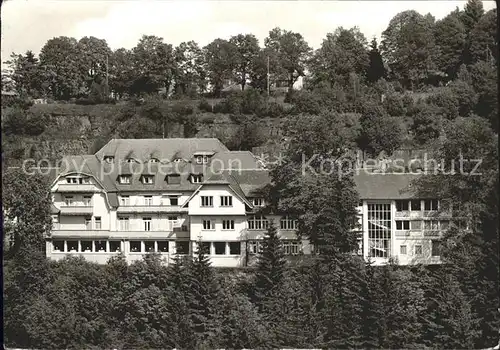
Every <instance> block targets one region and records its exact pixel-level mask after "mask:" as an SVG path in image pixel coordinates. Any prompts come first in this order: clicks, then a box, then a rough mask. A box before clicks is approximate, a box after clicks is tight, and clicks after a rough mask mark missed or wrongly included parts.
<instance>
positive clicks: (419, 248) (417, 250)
mask: <svg viewBox="0 0 500 350" xmlns="http://www.w3.org/2000/svg"><path fill="white" fill-rule="evenodd" d="M415 255H422V246H421V245H416V246H415Z"/></svg>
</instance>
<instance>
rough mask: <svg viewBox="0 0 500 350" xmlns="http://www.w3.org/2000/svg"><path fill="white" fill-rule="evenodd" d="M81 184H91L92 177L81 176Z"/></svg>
mask: <svg viewBox="0 0 500 350" xmlns="http://www.w3.org/2000/svg"><path fill="white" fill-rule="evenodd" d="M80 184H84V185H88V184H90V178H88V177H82V178H80Z"/></svg>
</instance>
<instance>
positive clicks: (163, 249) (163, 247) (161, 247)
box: [156, 241, 168, 253]
mask: <svg viewBox="0 0 500 350" xmlns="http://www.w3.org/2000/svg"><path fill="white" fill-rule="evenodd" d="M156 245H157V246H158V251H159V252H160V253H168V241H156Z"/></svg>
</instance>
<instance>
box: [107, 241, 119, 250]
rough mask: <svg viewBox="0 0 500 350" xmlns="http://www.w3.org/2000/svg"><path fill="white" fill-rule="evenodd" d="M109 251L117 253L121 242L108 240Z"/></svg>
mask: <svg viewBox="0 0 500 350" xmlns="http://www.w3.org/2000/svg"><path fill="white" fill-rule="evenodd" d="M109 251H110V252H112V253H118V252H119V251H121V242H120V241H109Z"/></svg>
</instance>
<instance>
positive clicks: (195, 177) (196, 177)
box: [191, 175, 203, 184]
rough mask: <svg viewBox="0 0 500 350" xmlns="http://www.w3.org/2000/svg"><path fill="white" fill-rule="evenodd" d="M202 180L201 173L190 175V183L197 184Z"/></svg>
mask: <svg viewBox="0 0 500 350" xmlns="http://www.w3.org/2000/svg"><path fill="white" fill-rule="evenodd" d="M202 180H203V175H191V183H192V184H199V183H201V182H202Z"/></svg>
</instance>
